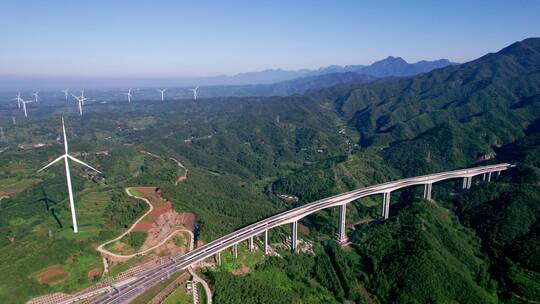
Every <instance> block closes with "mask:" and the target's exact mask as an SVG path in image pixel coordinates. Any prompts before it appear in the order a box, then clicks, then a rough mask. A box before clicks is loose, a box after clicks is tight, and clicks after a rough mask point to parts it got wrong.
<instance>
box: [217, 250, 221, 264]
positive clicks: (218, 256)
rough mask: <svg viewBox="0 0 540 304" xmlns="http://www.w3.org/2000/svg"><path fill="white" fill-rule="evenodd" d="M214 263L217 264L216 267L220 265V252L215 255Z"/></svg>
mask: <svg viewBox="0 0 540 304" xmlns="http://www.w3.org/2000/svg"><path fill="white" fill-rule="evenodd" d="M216 263H217V264H218V265H221V252H218V253H217V254H216Z"/></svg>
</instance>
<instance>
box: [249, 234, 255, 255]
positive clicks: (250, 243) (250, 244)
mask: <svg viewBox="0 0 540 304" xmlns="http://www.w3.org/2000/svg"><path fill="white" fill-rule="evenodd" d="M254 248H255V246H254V245H253V237H250V238H249V251H251V252H253V249H254Z"/></svg>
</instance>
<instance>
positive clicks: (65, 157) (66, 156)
mask: <svg viewBox="0 0 540 304" xmlns="http://www.w3.org/2000/svg"><path fill="white" fill-rule="evenodd" d="M62 132H63V134H64V154H63V155H62V156H60V157H58V158H57V159H55V160H53V161H52V162H51V163H49V164H48V165H46V166H45V167H43V168H41V169H39V170H38V172H41V171H43V170H45V169H47V168H48V167H50V166H51V165H53V164H55V163H57V162H59V161H61V160H63V161H64V164H65V166H66V180H67V187H68V194H69V206H70V209H71V217H72V219H73V232H75V233H77V232H78V228H77V217H76V215H75V203H74V201H73V189H72V187H71V174H70V172H69V162H68V160H72V161H74V162H76V163H79V164H81V165H83V166H85V167H88V168H90V169H91V170H94V171H96V172H98V173H101V172H100V171H99V170H97V169H95V168H93V167H92V166H90V165H88V164H86V163H84V162H82V161H80V160H78V159H76V158H75V157H73V156H71V155H69V152H68V143H67V137H66V128H65V126H64V117H62Z"/></svg>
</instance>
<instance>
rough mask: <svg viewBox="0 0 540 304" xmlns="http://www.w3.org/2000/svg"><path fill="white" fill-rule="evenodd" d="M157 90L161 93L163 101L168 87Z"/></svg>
mask: <svg viewBox="0 0 540 304" xmlns="http://www.w3.org/2000/svg"><path fill="white" fill-rule="evenodd" d="M157 91H158V92H160V93H161V101H163V100H164V98H165V97H164V95H163V94H164V93H165V91H167V89H163V90H159V89H158V90H157Z"/></svg>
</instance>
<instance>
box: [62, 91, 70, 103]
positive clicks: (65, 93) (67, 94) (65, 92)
mask: <svg viewBox="0 0 540 304" xmlns="http://www.w3.org/2000/svg"><path fill="white" fill-rule="evenodd" d="M62 92H64V95H65V96H66V102H67V101H68V96H69V89H65V90H62Z"/></svg>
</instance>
